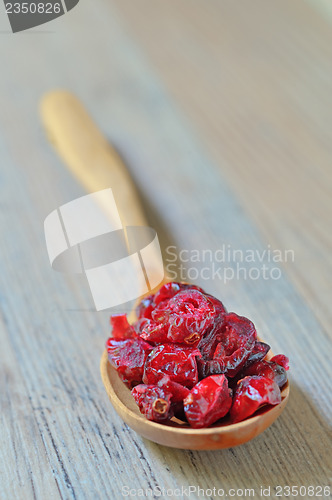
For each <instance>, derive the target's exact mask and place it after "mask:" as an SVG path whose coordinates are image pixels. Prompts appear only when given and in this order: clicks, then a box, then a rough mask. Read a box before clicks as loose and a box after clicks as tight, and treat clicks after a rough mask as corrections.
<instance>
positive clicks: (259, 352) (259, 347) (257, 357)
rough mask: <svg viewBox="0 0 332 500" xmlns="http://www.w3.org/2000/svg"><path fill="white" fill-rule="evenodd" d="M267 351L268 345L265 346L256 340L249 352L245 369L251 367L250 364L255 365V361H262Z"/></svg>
mask: <svg viewBox="0 0 332 500" xmlns="http://www.w3.org/2000/svg"><path fill="white" fill-rule="evenodd" d="M269 350H270V346H269V344H265V342H259V341H258V340H256V341H255V344H254V347H253V350H252V351H251V353H250V355H249V358H248V359H247V361H246V364H245V367H246V366H249V365H251V364H252V363H256V361H261V360H262V359H264V358H265V356H266V355H267V353H268V352H269Z"/></svg>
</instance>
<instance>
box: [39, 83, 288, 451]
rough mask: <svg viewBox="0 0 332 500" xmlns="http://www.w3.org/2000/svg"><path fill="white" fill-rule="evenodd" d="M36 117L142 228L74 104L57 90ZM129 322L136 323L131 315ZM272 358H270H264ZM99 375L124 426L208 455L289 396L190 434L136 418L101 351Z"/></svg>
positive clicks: (248, 435) (240, 438)
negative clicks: (235, 420) (232, 420)
mask: <svg viewBox="0 0 332 500" xmlns="http://www.w3.org/2000/svg"><path fill="white" fill-rule="evenodd" d="M41 117H42V121H43V123H44V125H45V128H46V131H47V134H48V136H49V138H50V140H51V142H52V144H53V145H54V147H55V149H56V150H57V152H58V153H59V155H60V156H61V158H62V159H63V160H64V162H65V164H66V165H67V166H68V167H69V168H70V169H71V171H72V172H73V173H74V175H75V176H76V177H77V178H78V179H79V180H80V181H81V182H82V184H83V185H84V186H85V187H86V188H87V190H88V191H92V192H93V191H98V190H101V189H105V188H108V187H113V192H114V197H115V200H116V203H117V206H118V209H119V212H120V216H121V220H122V223H123V225H124V226H126V225H142V226H147V225H148V223H147V221H146V218H145V216H144V213H143V210H142V208H141V204H140V201H139V197H138V195H137V192H136V189H135V186H134V183H133V182H132V180H131V178H130V175H129V173H128V171H127V169H126V167H125V165H124V163H123V161H122V159H121V158H120V156H119V155H118V153H117V152H116V151H115V150H114V149H113V148H112V147H111V146H110V144H109V143H108V142H107V141H106V139H105V138H104V137H103V135H102V134H101V132H100V131H99V130H98V128H97V127H96V126H95V124H94V123H93V121H92V120H91V118H90V116H89V115H88V114H87V112H86V111H85V109H84V108H83V106H82V104H81V103H80V102H79V101H78V99H77V98H76V97H75V96H73V95H72V94H70V93H69V92H66V91H62V90H56V91H52V92H49V93H48V94H46V95H45V96H44V97H43V99H42V101H41ZM166 281H167V278H166ZM130 318H131V320H134V319H135V313H134V312H132V313H131V316H130ZM272 356H273V354H272V353H270V354H269V356H268V358H269V359H270V358H271V357H272ZM100 370H101V376H102V380H103V383H104V386H105V389H106V392H107V394H108V397H109V399H110V401H111V403H112V404H113V406H114V408H115V410H116V411H117V413H118V414H119V415H120V417H121V418H122V419H123V420H124V422H126V424H128V425H129V427H131V428H132V429H133V430H134V431H136V432H138V433H139V434H141V435H142V436H144V437H146V438H148V439H150V440H151V441H154V442H156V443H159V444H162V445H166V446H172V447H174V448H184V449H191V450H210V449H219V448H229V447H233V446H237V445H240V444H242V443H245V442H247V441H249V440H250V439H253V438H254V437H256V436H258V434H260V433H261V432H263V431H264V430H265V429H266V428H267V427H269V426H270V425H271V424H272V422H274V420H275V419H276V418H278V416H279V415H280V413H281V412H282V411H283V409H284V408H285V406H286V403H287V400H288V397H289V383H288V382H287V384H286V385H285V386H284V387H283V389H282V392H281V397H282V400H281V403H280V404H278V405H276V406H264V407H262V408H261V409H260V410H259V411H257V412H256V413H255V415H254V416H253V417H250V418H248V419H247V420H244V421H243V422H239V423H237V424H230V422H229V420H228V419H227V418H226V419H224V420H223V421H222V423H216V424H214V425H212V426H211V427H209V428H207V429H192V428H190V427H189V425H188V424H187V423H185V422H182V421H180V420H178V419H176V418H173V419H172V420H171V421H170V422H169V423H167V424H159V423H156V422H151V421H149V420H147V419H146V418H145V417H144V416H143V415H142V414H141V413H140V411H139V409H138V407H137V405H136V403H135V401H134V399H133V397H132V396H131V393H130V390H129V389H128V388H127V387H126V386H125V385H124V383H123V382H122V381H121V380H120V378H119V377H118V374H117V372H116V370H115V369H114V368H112V367H111V365H110V363H109V362H108V357H107V351H106V350H105V351H104V353H103V355H102V358H101V362H100Z"/></svg>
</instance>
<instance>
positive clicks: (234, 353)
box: [213, 313, 257, 377]
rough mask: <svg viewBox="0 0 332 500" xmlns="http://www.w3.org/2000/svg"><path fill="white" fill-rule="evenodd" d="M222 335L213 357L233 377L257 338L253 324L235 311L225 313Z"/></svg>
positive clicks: (248, 354)
mask: <svg viewBox="0 0 332 500" xmlns="http://www.w3.org/2000/svg"><path fill="white" fill-rule="evenodd" d="M222 330H223V337H222V340H221V341H220V343H219V344H218V345H217V347H216V349H215V351H214V354H213V359H215V360H218V361H219V362H220V363H222V364H223V365H224V367H225V369H224V373H225V374H226V375H227V376H228V377H234V376H235V375H236V374H237V373H238V372H239V371H240V370H241V368H242V367H243V365H244V364H245V362H246V361H247V359H248V358H249V356H250V354H251V352H252V350H253V348H254V345H255V341H256V339H257V333H256V329H255V325H254V324H253V323H252V322H251V321H250V320H249V319H248V318H245V317H244V316H238V315H237V314H235V313H228V314H226V315H225V322H224V325H223V327H222Z"/></svg>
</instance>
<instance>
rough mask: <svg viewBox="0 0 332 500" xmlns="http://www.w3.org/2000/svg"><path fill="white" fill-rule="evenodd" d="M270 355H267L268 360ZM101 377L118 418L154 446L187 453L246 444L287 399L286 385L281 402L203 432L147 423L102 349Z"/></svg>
mask: <svg viewBox="0 0 332 500" xmlns="http://www.w3.org/2000/svg"><path fill="white" fill-rule="evenodd" d="M272 356H273V354H272V353H271V354H269V355H268V356H267V359H270V358H271V357H272ZM100 371H101V377H102V380H103V383H104V386H105V389H106V392H107V394H108V397H109V399H110V401H111V403H112V405H113V407H114V409H115V411H116V412H117V413H118V415H119V416H120V417H121V418H122V420H123V421H124V422H125V423H126V424H127V425H128V426H129V427H131V428H132V429H133V430H134V431H135V432H137V433H138V434H141V435H142V436H143V437H145V438H147V439H150V441H154V442H155V443H158V444H162V445H165V446H170V447H172V448H182V449H187V450H217V449H221V448H232V447H233V446H238V445H240V444H243V443H246V442H247V441H250V440H251V439H253V438H255V437H256V436H258V435H259V434H260V433H261V432H263V431H264V430H265V429H267V427H269V426H270V425H271V424H272V423H273V422H274V421H275V420H276V419H277V418H278V417H279V415H280V413H281V412H282V411H283V409H284V408H285V406H286V404H287V400H288V397H289V383H288V382H287V383H286V384H285V385H284V387H283V389H282V391H281V403H279V404H278V405H276V406H263V407H262V408H261V409H260V410H258V411H257V412H256V413H255V415H254V416H252V417H250V418H248V419H247V420H244V421H242V422H239V423H236V424H231V423H230V421H229V419H228V418H224V419H223V420H222V423H218V422H217V423H215V424H214V425H212V426H210V427H208V428H205V429H192V428H191V427H190V426H189V425H188V424H187V423H186V422H183V421H181V420H179V419H177V418H175V417H173V418H172V419H171V420H170V421H169V422H168V423H165V424H159V423H157V422H151V421H150V420H147V419H146V418H145V417H144V416H143V415H142V414H141V413H140V411H139V409H138V406H137V405H136V403H135V400H134V398H133V397H132V395H131V393H130V389H128V387H126V385H125V384H124V383H123V382H122V380H121V379H120V377H119V376H118V374H117V372H116V370H115V369H114V368H113V367H112V366H111V365H110V363H109V361H108V355H107V351H106V350H105V351H104V353H103V355H102V358H101V362H100Z"/></svg>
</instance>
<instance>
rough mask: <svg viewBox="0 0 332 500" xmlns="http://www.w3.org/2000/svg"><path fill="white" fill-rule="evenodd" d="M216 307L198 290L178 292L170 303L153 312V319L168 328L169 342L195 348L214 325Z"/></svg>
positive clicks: (163, 303) (162, 303) (161, 304)
mask: <svg viewBox="0 0 332 500" xmlns="http://www.w3.org/2000/svg"><path fill="white" fill-rule="evenodd" d="M214 318H215V307H214V305H213V303H212V302H211V300H210V299H208V298H207V297H206V296H205V295H203V294H202V293H201V292H199V291H198V290H184V291H181V292H178V293H177V294H176V295H175V296H174V297H173V298H172V299H170V300H169V301H168V302H166V303H165V302H161V303H160V304H159V306H157V307H156V308H155V309H154V310H153V312H152V319H153V320H154V321H155V322H156V323H158V324H163V325H165V327H167V329H168V330H167V339H168V341H169V342H176V343H181V344H182V343H183V344H186V345H192V346H195V345H197V344H198V343H199V341H200V339H201V337H202V336H203V335H204V333H205V332H206V331H207V329H208V328H210V327H211V326H212V324H213V321H214Z"/></svg>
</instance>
